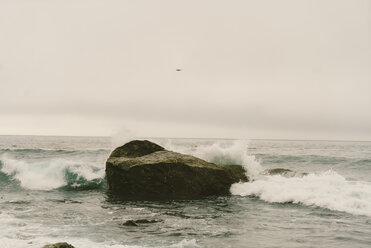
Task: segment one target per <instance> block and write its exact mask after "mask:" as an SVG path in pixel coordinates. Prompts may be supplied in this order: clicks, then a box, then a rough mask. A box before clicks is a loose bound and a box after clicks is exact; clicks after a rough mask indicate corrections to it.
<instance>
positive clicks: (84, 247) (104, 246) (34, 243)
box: [0, 237, 200, 248]
mask: <svg viewBox="0 0 371 248" xmlns="http://www.w3.org/2000/svg"><path fill="white" fill-rule="evenodd" d="M58 242H61V240H60V239H56V238H46V237H40V238H36V239H32V240H22V239H10V238H6V237H2V238H0V247H1V248H24V247H29V248H40V247H43V246H44V245H47V244H53V243H58ZM68 243H69V244H71V245H73V246H75V247H79V248H91V247H95V248H149V247H158V248H198V247H200V246H199V245H198V244H197V242H196V240H194V239H191V240H186V239H184V240H182V241H180V242H179V243H175V244H172V245H167V246H153V245H148V246H147V245H145V246H143V245H125V244H112V243H110V242H102V243H97V242H93V241H91V240H88V239H76V238H71V237H69V238H68Z"/></svg>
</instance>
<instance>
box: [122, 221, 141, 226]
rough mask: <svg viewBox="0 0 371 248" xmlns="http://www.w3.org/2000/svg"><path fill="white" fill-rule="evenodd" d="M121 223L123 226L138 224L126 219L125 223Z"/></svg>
mask: <svg viewBox="0 0 371 248" xmlns="http://www.w3.org/2000/svg"><path fill="white" fill-rule="evenodd" d="M122 225H123V226H138V224H137V223H135V221H133V220H128V221H126V222H125V223H123V224H122Z"/></svg>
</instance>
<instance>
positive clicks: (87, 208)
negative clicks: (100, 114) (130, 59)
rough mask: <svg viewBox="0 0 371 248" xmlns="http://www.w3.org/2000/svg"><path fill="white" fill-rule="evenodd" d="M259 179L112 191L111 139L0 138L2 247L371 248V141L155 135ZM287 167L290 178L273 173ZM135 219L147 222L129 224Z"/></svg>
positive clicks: (175, 148)
mask: <svg viewBox="0 0 371 248" xmlns="http://www.w3.org/2000/svg"><path fill="white" fill-rule="evenodd" d="M150 140H151V141H154V142H156V143H158V144H160V145H162V146H163V147H165V148H166V149H168V150H173V151H177V152H182V153H187V154H192V155H194V156H197V157H200V158H203V159H205V160H207V161H210V162H214V163H217V164H241V165H243V166H244V167H245V168H246V169H247V173H248V176H249V177H250V178H251V179H252V180H251V181H250V182H248V183H236V184H233V185H232V186H231V190H230V191H231V195H230V196H222V197H209V198H205V199H197V200H174V201H123V200H118V199H116V198H115V197H114V196H112V195H110V194H109V192H108V191H107V188H108V187H107V182H106V179H105V161H106V159H107V158H108V156H109V154H110V152H111V151H112V150H113V149H114V148H115V147H117V146H118V145H122V144H123V141H122V142H121V143H120V142H118V141H117V140H116V141H115V140H114V139H111V138H108V137H51V136H50V137H49V136H0V248H8V247H9V248H18V247H31V248H32V247H38V248H41V247H42V246H43V245H45V244H49V243H56V242H62V241H64V242H68V243H70V244H72V245H74V246H75V247H76V248H85V247H89V248H91V247H97V248H99V247H114V248H119V247H133V248H134V247H135V248H142V247H174V248H175V247H337V248H339V247H347V248H348V247H368V248H369V247H371V142H350V141H344V142H340V141H292V140H221V139H165V138H162V139H159V138H157V139H150ZM271 168H287V169H291V170H292V171H294V172H295V173H293V174H290V175H286V176H285V175H267V174H266V171H267V170H268V169H271ZM128 220H145V221H142V222H143V223H140V224H138V226H125V225H123V223H125V222H126V221H128Z"/></svg>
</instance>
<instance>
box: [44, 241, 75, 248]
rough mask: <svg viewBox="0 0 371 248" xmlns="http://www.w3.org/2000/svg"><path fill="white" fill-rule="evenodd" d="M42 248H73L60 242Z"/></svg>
mask: <svg viewBox="0 0 371 248" xmlns="http://www.w3.org/2000/svg"><path fill="white" fill-rule="evenodd" d="M43 248H75V247H74V246H72V245H70V244H68V243H66V242H60V243H55V244H51V245H45V246H43Z"/></svg>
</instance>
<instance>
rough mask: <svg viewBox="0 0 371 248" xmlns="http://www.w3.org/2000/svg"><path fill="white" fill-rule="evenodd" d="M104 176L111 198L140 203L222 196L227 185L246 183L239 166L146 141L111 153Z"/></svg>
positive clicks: (126, 145) (225, 191)
mask: <svg viewBox="0 0 371 248" xmlns="http://www.w3.org/2000/svg"><path fill="white" fill-rule="evenodd" d="M106 174H107V181H108V185H109V188H110V191H111V192H112V193H113V194H115V195H117V196H120V197H123V198H125V199H144V200H151V199H189V198H199V197H205V196H211V195H226V194H229V188H230V186H231V184H233V183H235V182H239V181H247V177H246V175H245V170H244V169H243V168H242V167H241V166H240V165H216V164H213V163H209V162H206V161H204V160H202V159H199V158H196V157H193V156H190V155H184V154H181V153H177V152H171V151H167V150H165V149H164V148H163V147H161V146H159V145H157V144H155V143H152V142H150V141H146V140H145V141H139V140H134V141H131V142H129V143H127V144H125V145H123V146H121V147H119V148H117V149H115V150H114V151H113V152H112V154H111V155H110V157H109V158H108V160H107V162H106Z"/></svg>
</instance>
